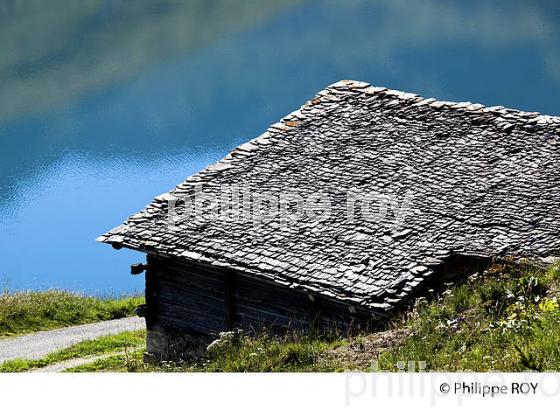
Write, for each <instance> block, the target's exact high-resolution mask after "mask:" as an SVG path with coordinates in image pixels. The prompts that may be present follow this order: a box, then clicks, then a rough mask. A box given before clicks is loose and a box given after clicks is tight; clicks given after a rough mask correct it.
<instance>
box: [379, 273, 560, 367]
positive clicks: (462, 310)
mask: <svg viewBox="0 0 560 410" xmlns="http://www.w3.org/2000/svg"><path fill="white" fill-rule="evenodd" d="M444 293H445V294H444V295H442V296H441V298H439V299H437V300H434V301H432V302H430V303H428V302H422V301H421V302H420V303H418V304H417V306H416V308H415V309H414V311H413V313H412V315H411V316H412V317H411V318H410V319H409V320H408V322H407V326H410V327H411V329H412V331H413V336H411V337H409V338H407V339H406V340H404V341H403V342H402V343H401V344H399V345H397V346H394V347H392V348H391V349H388V350H386V351H385V352H383V353H382V354H381V355H380V357H379V367H380V368H381V369H383V370H388V371H392V370H396V367H395V366H396V364H397V363H398V362H408V361H417V360H419V361H425V362H426V370H439V371H458V370H471V371H492V370H494V371H520V370H526V369H532V370H554V371H559V370H560V308H559V305H558V302H557V297H558V296H560V295H559V293H560V267H559V266H555V267H552V268H550V269H548V270H543V269H538V268H530V267H525V268H522V269H521V268H516V267H513V266H506V265H503V266H494V267H493V268H492V269H490V270H489V272H487V273H485V274H484V275H480V276H477V277H471V278H470V279H469V280H468V281H467V282H466V283H464V284H461V285H458V286H456V287H454V288H452V289H450V290H448V291H447V292H444Z"/></svg>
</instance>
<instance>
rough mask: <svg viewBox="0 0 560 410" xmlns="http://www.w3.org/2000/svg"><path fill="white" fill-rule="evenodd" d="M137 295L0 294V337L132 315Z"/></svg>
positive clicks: (50, 291) (139, 302)
mask: <svg viewBox="0 0 560 410" xmlns="http://www.w3.org/2000/svg"><path fill="white" fill-rule="evenodd" d="M143 300H144V298H143V297H139V296H132V297H124V298H95V297H89V296H83V295H79V294H75V293H70V292H66V291H61V290H49V291H45V292H16V293H7V292H4V293H1V294H0V337H3V336H13V335H19V334H24V333H30V332H36V331H39V330H48V329H54V328H58V327H63V326H70V325H77V324H83V323H90V322H97V321H101V320H110V319H118V318H122V317H126V316H130V315H131V314H133V310H134V308H135V307H136V306H138V305H140V304H141V303H143Z"/></svg>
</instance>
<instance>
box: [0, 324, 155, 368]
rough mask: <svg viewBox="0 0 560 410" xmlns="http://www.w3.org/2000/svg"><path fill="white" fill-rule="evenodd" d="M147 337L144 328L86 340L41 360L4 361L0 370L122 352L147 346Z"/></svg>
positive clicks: (33, 366) (38, 366)
mask: <svg viewBox="0 0 560 410" xmlns="http://www.w3.org/2000/svg"><path fill="white" fill-rule="evenodd" d="M145 337H146V332H145V331H143V330H142V331H134V332H124V333H120V334H118V335H111V336H103V337H100V338H98V339H95V340H86V341H83V342H80V343H77V344H75V345H74V346H71V347H69V348H66V349H62V350H59V351H57V352H54V353H51V354H49V355H47V356H45V357H44V358H42V359H39V360H20V359H16V360H10V361H7V362H4V363H3V364H1V365H0V372H25V371H29V370H32V369H38V368H41V367H45V366H49V365H51V364H54V363H58V362H62V361H65V360H69V359H75V358H79V357H88V356H95V355H102V354H106V353H111V352H120V351H122V350H123V349H136V348H142V347H144V346H145Z"/></svg>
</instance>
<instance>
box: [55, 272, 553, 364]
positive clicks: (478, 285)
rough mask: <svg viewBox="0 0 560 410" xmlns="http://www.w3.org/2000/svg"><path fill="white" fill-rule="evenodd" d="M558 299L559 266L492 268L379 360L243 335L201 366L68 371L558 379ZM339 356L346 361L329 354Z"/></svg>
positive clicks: (341, 347) (122, 360) (328, 346)
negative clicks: (425, 373)
mask: <svg viewBox="0 0 560 410" xmlns="http://www.w3.org/2000/svg"><path fill="white" fill-rule="evenodd" d="M559 294H560V267H558V266H557V267H553V268H551V269H548V270H543V269H538V268H531V267H523V268H519V267H513V266H510V265H503V266H502V265H499V266H498V265H495V266H494V267H492V269H490V270H489V271H488V272H486V273H484V274H481V275H477V276H473V277H471V278H469V280H467V281H466V282H464V283H462V284H459V285H456V286H454V287H452V288H450V289H449V290H447V291H445V292H444V293H443V294H442V295H440V296H439V297H435V298H433V299H432V300H431V301H425V300H420V301H418V303H417V304H416V306H415V307H414V309H412V310H411V311H410V312H408V314H407V316H406V317H407V319H406V320H403V321H402V322H401V323H400V324H398V325H396V326H398V327H399V332H400V333H401V334H403V335H405V336H406V335H409V334H410V333H411V335H410V336H408V337H396V338H394V340H392V341H391V343H390V344H389V346H390V347H388V348H386V347H385V346H384V347H383V349H384V350H382V351H381V352H379V351H375V352H373V351H372V350H368V349H367V348H366V349H364V348H363V346H364V345H365V346H367V345H368V344H370V345H371V344H372V342H373V344H376V338H380V337H381V336H380V334H373V335H362V336H359V337H356V338H352V339H348V338H326V339H325V338H323V339H317V338H309V337H305V336H301V335H297V334H289V335H286V336H284V337H282V338H274V337H270V336H267V335H261V336H259V337H257V338H250V337H247V336H243V335H241V336H236V337H231V338H229V339H226V340H224V341H223V342H222V343H220V344H218V345H215V346H214V347H213V348H211V349H210V350H209V351H207V352H205V354H204V356H203V357H202V358H201V359H200V360H198V361H196V362H191V363H182V364H172V363H164V364H161V365H157V366H156V365H147V364H144V363H143V362H142V352H141V351H135V352H133V353H127V354H122V353H120V352H115V355H114V356H112V357H108V358H104V359H100V360H98V361H96V362H94V363H90V364H86V365H83V366H79V367H77V368H74V369H72V370H71V371H82V372H83V371H230V372H232V371H233V372H239V371H252V372H256V371H267V372H268V371H340V370H345V369H356V363H360V365H359V366H361V367H358V368H361V369H362V370H368V368H369V363H370V362H371V361H372V360H376V361H378V363H379V368H380V369H381V370H387V371H395V370H397V369H398V367H400V366H399V362H400V363H401V366H402V363H403V362H409V361H423V362H426V370H440V371H457V370H473V371H492V370H494V371H519V370H525V369H535V370H555V371H559V370H560V307H559V304H558V302H557V299H556V298H557V297H559V296H560V295H559ZM404 328H406V329H409V331H403V330H406V329H404ZM387 333H391V331H390V332H385V334H387ZM395 333H397V332H393V334H395ZM134 346H143V344H141V343H140V342H139V341H138V344H135V345H134ZM99 350H103V349H99ZM335 351H336V352H338V353H340V352H341V351H342V353H344V354H342V355H341V354H332V353H333V352H335ZM372 352H373V353H372ZM87 354H91V350H90V351H88V352H87ZM55 355H56V353H55ZM63 355H64V357H67V355H68V353H65V354H63ZM360 355H361V356H362V357H358V359H359V360H354V359H356V356H360ZM349 357H350V358H351V359H352V360H349V359H348V358H349ZM364 359H365V360H364ZM52 360H53V358H51V361H52ZM365 363H367V364H365Z"/></svg>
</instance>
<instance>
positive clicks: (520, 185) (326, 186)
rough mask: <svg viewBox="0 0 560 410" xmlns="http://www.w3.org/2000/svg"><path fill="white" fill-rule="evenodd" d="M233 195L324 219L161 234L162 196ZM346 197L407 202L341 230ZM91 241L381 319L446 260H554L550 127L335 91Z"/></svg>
mask: <svg viewBox="0 0 560 410" xmlns="http://www.w3.org/2000/svg"><path fill="white" fill-rule="evenodd" d="M243 184H245V185H250V187H251V192H253V193H262V194H267V195H272V196H275V197H279V195H281V194H282V193H285V192H288V191H290V192H298V193H299V194H301V195H303V196H308V195H310V194H313V193H316V192H322V193H326V194H328V196H329V198H330V200H331V203H332V216H331V218H329V219H328V220H327V221H323V222H319V223H318V222H317V221H313V220H310V219H309V218H307V217H304V218H303V219H301V220H299V221H298V222H297V223H291V224H290V223H288V225H287V228H286V229H281V227H280V225H279V221H278V220H272V221H267V222H264V223H263V224H262V226H261V228H260V230H257V229H255V228H254V227H253V222H252V221H251V220H237V221H231V220H229V221H226V220H213V221H207V220H203V219H201V218H191V219H189V220H186V221H184V222H182V223H180V224H179V225H178V226H177V229H169V226H168V215H167V210H168V202H167V200H168V199H169V198H174V197H181V196H183V195H193V193H194V192H195V189H196V187H197V186H198V187H202V189H203V191H204V192H205V193H219V192H220V189H221V187H224V186H233V185H243ZM352 189H360V190H362V191H363V192H372V193H382V194H391V195H396V197H397V198H404V197H405V195H406V194H409V195H411V198H412V200H411V209H410V212H408V213H407V214H406V218H405V222H404V224H403V225H402V227H401V228H400V230H398V231H394V230H392V229H391V228H390V226H388V225H387V223H378V222H371V221H367V220H364V218H355V220H354V222H352V223H350V222H349V221H348V219H347V218H346V215H345V209H346V199H347V193H348V191H349V190H352ZM98 240H99V241H101V242H105V243H110V244H113V245H115V246H119V247H120V246H123V247H127V248H131V249H136V250H139V251H144V252H152V253H157V254H161V255H171V256H177V257H182V258H187V259H192V260H198V261H202V262H207V263H212V264H215V265H223V266H231V267H233V268H235V269H238V270H241V271H244V272H248V273H250V274H254V275H257V276H262V277H266V278H268V279H270V280H273V281H276V282H278V283H281V284H284V285H288V286H292V287H294V288H300V289H303V290H306V291H310V292H317V293H319V294H323V295H326V296H330V297H335V298H338V299H341V300H345V301H348V302H351V303H354V304H357V305H361V306H363V307H366V308H372V309H378V310H379V309H380V310H389V309H391V308H392V307H394V306H395V305H396V304H398V302H399V301H400V300H402V298H403V297H405V296H406V295H407V294H408V293H410V292H411V291H412V290H413V289H414V288H416V287H417V286H419V285H420V284H421V283H422V282H423V281H424V280H425V279H426V278H427V277H430V275H432V274H433V273H434V268H435V267H437V266H438V265H441V264H442V263H445V260H446V259H447V258H449V257H450V256H451V255H452V254H458V255H480V256H485V257H492V256H496V255H510V256H513V257H526V256H539V257H544V256H548V255H551V254H554V253H555V252H557V251H558V250H559V249H560V117H552V116H546V115H539V114H538V113H527V112H522V111H518V110H513V109H506V108H504V107H488V108H486V107H484V106H482V105H480V104H471V103H453V102H445V101H436V100H434V99H424V98H422V97H419V96H417V95H414V94H408V93H402V92H399V91H394V90H389V89H386V88H378V87H372V86H370V85H369V84H367V83H363V82H356V81H341V82H338V83H336V84H333V85H331V86H330V87H328V88H327V89H325V90H323V91H321V92H320V93H319V94H318V95H317V96H316V97H315V98H314V99H313V100H311V101H310V102H308V103H307V104H305V105H304V106H303V107H302V108H301V109H300V110H298V111H295V112H294V113H292V114H290V115H288V116H286V117H285V118H283V119H282V120H281V121H280V122H279V123H277V124H274V125H272V126H271V127H270V128H269V129H268V131H267V132H265V133H264V134H263V135H261V136H260V137H258V138H256V139H254V140H252V141H249V142H248V143H246V144H243V145H241V146H240V147H238V148H237V149H235V150H234V151H232V152H231V153H230V154H229V155H228V156H227V157H226V158H224V159H223V160H222V161H220V162H218V163H217V164H214V165H211V166H209V167H207V168H206V169H205V170H203V171H201V172H200V173H198V174H196V175H193V176H191V177H189V178H188V179H187V180H186V181H185V182H183V183H181V184H180V185H178V186H177V187H176V188H175V189H174V190H172V191H171V192H169V193H167V194H164V195H162V196H160V197H157V198H156V199H154V201H153V202H152V203H151V204H149V205H148V206H147V207H146V208H145V209H144V210H143V211H141V212H140V213H138V214H136V215H133V216H132V217H130V218H129V219H128V220H127V221H126V222H125V223H124V224H122V225H120V226H119V227H117V228H115V229H113V230H111V231H110V232H108V233H107V234H105V235H103V236H101V237H99V238H98Z"/></svg>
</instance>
